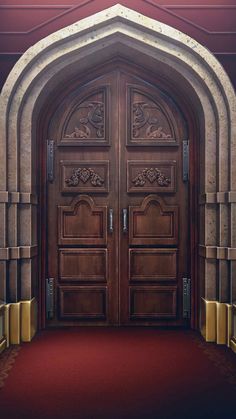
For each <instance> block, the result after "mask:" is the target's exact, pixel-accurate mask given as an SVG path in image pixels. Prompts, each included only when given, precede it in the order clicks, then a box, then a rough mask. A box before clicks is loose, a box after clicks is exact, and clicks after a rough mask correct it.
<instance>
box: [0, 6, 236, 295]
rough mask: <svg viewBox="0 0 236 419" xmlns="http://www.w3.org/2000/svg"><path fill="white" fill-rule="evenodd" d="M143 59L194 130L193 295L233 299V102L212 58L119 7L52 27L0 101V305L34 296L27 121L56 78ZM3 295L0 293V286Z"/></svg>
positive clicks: (32, 125) (31, 146)
mask: <svg viewBox="0 0 236 419" xmlns="http://www.w3.org/2000/svg"><path fill="white" fill-rule="evenodd" d="M115 54H118V55H121V56H129V57H130V58H132V60H133V62H135V63H137V64H139V63H141V62H145V63H146V66H147V68H148V67H150V68H152V69H155V68H157V69H158V72H159V73H162V74H165V77H167V78H171V77H172V78H173V77H175V79H176V80H177V82H179V83H180V84H181V88H182V89H183V93H184V94H185V95H187V96H188V98H189V103H190V104H191V107H192V109H193V111H194V113H195V114H196V115H197V118H198V122H199V126H200V160H201V167H200V174H201V176H200V198H199V213H200V243H199V256H200V264H199V266H200V269H199V280H200V283H201V296H202V297H203V298H205V299H206V300H211V301H213V300H214V301H215V300H218V301H221V302H224V303H231V302H233V301H235V300H236V165H235V164H234V162H235V161H236V118H235V114H236V99H235V93H234V90H233V88H232V85H231V83H230V81H229V78H228V76H227V74H226V73H225V71H224V69H223V68H222V66H221V65H220V63H219V62H218V61H217V60H216V58H215V57H214V56H213V55H212V54H211V53H210V52H209V51H208V50H207V49H206V48H204V47H203V46H201V45H200V44H199V43H197V42H196V41H195V40H193V39H192V38H190V37H189V36H187V35H185V34H183V33H181V32H179V31H177V30H175V29H174V28H171V27H169V26H167V25H165V24H163V23H160V22H157V21H155V20H152V19H150V18H147V17H146V16H143V15H141V14H139V13H137V12H135V11H133V10H130V9H127V8H125V7H123V6H121V5H119V4H117V5H116V6H113V7H111V8H109V9H106V10H104V11H102V12H99V13H97V14H95V15H94V16H91V17H88V18H86V19H83V20H81V21H79V22H77V23H75V24H73V25H70V26H68V27H66V28H64V29H61V30H59V31H57V32H55V33H53V34H51V35H49V36H48V37H47V38H44V39H42V40H41V41H39V42H38V43H37V44H35V45H34V46H33V47H31V48H30V49H29V50H28V51H26V53H25V54H24V55H23V56H22V57H21V58H20V60H19V61H18V62H17V63H16V65H15V67H14V68H13V70H12V71H11V73H10V75H9V77H8V79H7V81H6V83H5V85H4V87H3V90H2V94H1V102H0V121H1V122H0V123H1V129H0V132H1V140H0V141H1V146H0V161H1V167H0V233H1V234H0V272H1V276H2V278H4V279H3V286H2V288H1V291H0V292H1V295H0V299H2V300H6V299H8V301H9V302H12V303H14V302H17V301H19V300H30V299H31V298H32V297H33V296H34V283H35V281H36V279H35V275H36V259H37V253H38V248H37V246H38V243H37V237H36V236H37V234H36V213H37V189H36V170H35V160H36V157H35V152H36V147H35V143H36V122H37V116H38V115H39V112H40V110H41V108H42V106H43V104H44V103H45V101H46V99H47V97H48V95H49V94H50V92H53V91H54V89H55V88H56V86H57V85H58V84H59V83H61V82H62V81H63V80H64V79H65V78H68V77H71V76H73V74H75V73H76V72H77V73H79V72H83V71H85V70H86V68H89V67H91V66H92V65H96V64H98V63H101V62H103V61H105V60H107V59H110V58H112V57H113V56H114V55H115ZM7 278H8V280H9V281H10V283H11V285H12V286H11V292H10V294H9V295H8V296H7V295H6V280H7Z"/></svg>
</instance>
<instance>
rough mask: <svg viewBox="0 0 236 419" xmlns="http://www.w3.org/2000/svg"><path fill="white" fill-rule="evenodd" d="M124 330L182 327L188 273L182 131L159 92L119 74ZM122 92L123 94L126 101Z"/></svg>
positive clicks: (177, 115) (180, 121)
mask: <svg viewBox="0 0 236 419" xmlns="http://www.w3.org/2000/svg"><path fill="white" fill-rule="evenodd" d="M120 90H121V92H123V94H121V95H120V98H121V99H120V100H121V104H120V109H121V113H120V120H121V121H122V122H121V123H120V139H121V145H120V147H121V154H122V159H121V169H120V171H121V173H122V174H123V176H122V178H121V183H120V206H121V212H122V211H123V214H124V215H125V213H124V211H125V210H127V220H125V217H124V215H123V218H124V219H123V224H124V223H125V224H126V225H127V227H126V226H124V225H123V227H125V228H123V233H122V234H121V260H122V261H123V262H122V265H121V272H120V300H121V301H122V308H121V311H120V323H121V324H143V325H145V324H156V325H170V324H171V325H180V324H183V323H184V319H183V316H182V309H183V308H182V277H183V276H184V275H185V274H186V273H187V272H188V257H187V256H188V254H187V249H188V240H189V237H188V228H187V226H188V186H187V184H186V183H184V182H183V180H182V170H181V168H182V147H181V146H182V140H184V139H186V132H185V125H184V122H183V119H182V117H181V114H180V112H179V110H178V109H177V107H176V105H175V104H174V102H173V101H172V100H171V99H170V97H168V95H166V94H165V93H163V92H162V91H161V90H159V89H158V88H157V87H155V86H152V85H149V84H148V83H145V82H144V81H142V80H141V79H140V78H136V77H133V76H128V75H126V74H125V73H121V78H120ZM124 92H126V94H125V95H124Z"/></svg>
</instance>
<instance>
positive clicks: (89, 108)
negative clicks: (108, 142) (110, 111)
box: [66, 102, 104, 139]
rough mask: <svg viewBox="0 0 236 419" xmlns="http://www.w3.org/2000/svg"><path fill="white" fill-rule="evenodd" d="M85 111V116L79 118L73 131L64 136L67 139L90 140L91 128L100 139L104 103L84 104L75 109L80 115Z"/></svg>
mask: <svg viewBox="0 0 236 419" xmlns="http://www.w3.org/2000/svg"><path fill="white" fill-rule="evenodd" d="M84 109H86V112H87V115H86V116H84V115H83V117H81V118H79V121H78V123H77V124H76V126H75V128H74V131H73V132H72V133H69V134H66V137H67V138H85V139H86V138H91V137H92V131H91V127H93V128H95V130H96V136H97V137H98V138H102V137H103V135H104V103H103V102H84V103H83V104H81V105H80V106H79V107H78V108H77V110H76V111H77V113H79V115H81V114H82V113H84Z"/></svg>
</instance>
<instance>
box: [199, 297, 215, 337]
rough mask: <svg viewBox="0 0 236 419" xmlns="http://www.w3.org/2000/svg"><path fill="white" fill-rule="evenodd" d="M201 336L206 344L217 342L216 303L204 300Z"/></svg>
mask: <svg viewBox="0 0 236 419" xmlns="http://www.w3.org/2000/svg"><path fill="white" fill-rule="evenodd" d="M201 318H202V324H201V334H202V336H203V337H204V339H205V340H206V342H215V341H216V301H207V300H205V298H202V304H201Z"/></svg>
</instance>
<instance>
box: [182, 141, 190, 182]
mask: <svg viewBox="0 0 236 419" xmlns="http://www.w3.org/2000/svg"><path fill="white" fill-rule="evenodd" d="M188 180H189V142H188V140H183V181H184V182H187V181H188Z"/></svg>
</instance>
